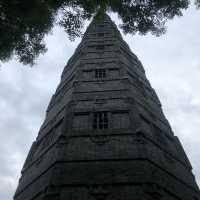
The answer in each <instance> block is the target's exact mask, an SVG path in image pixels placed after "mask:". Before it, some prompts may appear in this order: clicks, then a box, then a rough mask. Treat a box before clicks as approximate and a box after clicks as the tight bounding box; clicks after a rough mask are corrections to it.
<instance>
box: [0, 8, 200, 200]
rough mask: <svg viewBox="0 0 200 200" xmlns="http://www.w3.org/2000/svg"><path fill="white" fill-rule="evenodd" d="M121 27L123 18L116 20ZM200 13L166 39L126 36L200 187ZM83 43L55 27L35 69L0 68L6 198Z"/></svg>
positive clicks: (181, 21) (0, 173)
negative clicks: (69, 63) (68, 64)
mask: <svg viewBox="0 0 200 200" xmlns="http://www.w3.org/2000/svg"><path fill="white" fill-rule="evenodd" d="M113 17H114V18H113V19H114V20H115V22H116V23H118V20H117V17H116V16H113ZM199 25H200V10H199V11H196V10H195V9H194V8H190V9H188V10H187V11H186V12H184V17H181V18H176V19H175V20H173V21H170V22H169V23H168V31H167V33H166V34H165V35H164V36H162V37H159V38H157V37H154V36H151V35H147V36H130V35H127V36H123V37H124V39H125V40H126V41H127V43H128V44H129V46H130V48H131V49H132V51H133V52H134V53H135V54H136V55H137V56H138V58H139V59H140V60H141V62H142V63H143V65H144V67H145V70H146V74H147V77H148V79H149V80H150V82H151V84H152V86H153V88H155V90H156V92H157V94H158V96H159V98H160V100H161V103H162V105H163V109H164V113H165V115H166V117H167V118H168V120H169V122H170V124H171V126H172V129H173V131H174V133H175V135H177V136H178V137H179V139H180V140H181V142H182V144H183V147H184V149H185V151H186V153H187V155H188V157H189V159H190V161H191V163H192V166H193V173H194V174H195V176H196V179H197V181H198V184H199V185H200V159H199V158H200V131H199V127H200V89H199V85H200V56H199V55H200V39H199V36H200V26H199ZM79 42H80V40H76V41H75V42H70V41H69V40H68V39H67V36H66V35H65V33H64V32H63V31H62V30H61V29H59V28H55V29H54V31H53V34H52V35H49V36H48V37H47V38H46V43H47V47H48V52H47V53H46V54H45V55H44V56H40V58H39V59H38V61H37V65H36V66H34V67H33V68H29V67H27V66H23V65H21V64H19V63H17V62H16V61H14V60H13V61H11V62H9V63H6V64H5V63H4V64H2V67H1V69H0V112H1V114H0V199H1V200H10V199H12V196H13V194H14V192H15V189H16V187H17V182H18V179H19V176H20V170H21V168H22V165H23V163H24V160H25V158H26V156H27V154H28V151H29V149H30V145H31V144H32V142H33V140H34V139H35V138H36V136H37V134H38V130H39V128H40V126H41V124H42V122H43V120H44V117H45V112H46V111H45V110H46V108H47V105H48V103H49V100H50V97H51V95H52V94H53V93H54V91H55V89H56V87H57V85H58V83H59V80H60V75H61V72H62V70H63V68H64V65H65V64H66V62H67V61H68V59H69V57H70V56H71V55H72V54H73V52H74V50H75V48H76V47H77V45H78V43H79Z"/></svg>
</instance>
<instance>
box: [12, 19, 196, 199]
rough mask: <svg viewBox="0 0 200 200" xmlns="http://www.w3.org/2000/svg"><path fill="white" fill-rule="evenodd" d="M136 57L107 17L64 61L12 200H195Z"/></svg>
mask: <svg viewBox="0 0 200 200" xmlns="http://www.w3.org/2000/svg"><path fill="white" fill-rule="evenodd" d="M191 169H192V168H191V165H190V163H189V161H188V158H187V156H186V154H185V152H184V150H183V148H182V146H181V144H180V142H179V140H178V138H177V137H176V136H174V134H173V132H172V130H171V127H170V125H169V123H168V121H167V119H166V118H165V116H164V114H163V112H162V108H161V104H160V101H159V99H158V97H157V95H156V93H155V91H154V89H153V88H152V87H151V85H150V83H149V81H148V80H147V79H146V76H145V72H144V68H143V66H142V64H141V62H140V61H139V60H138V58H137V56H136V55H135V54H133V53H132V52H131V51H130V49H129V47H128V45H127V44H126V42H125V41H123V39H122V37H121V35H120V33H119V31H118V30H117V28H116V26H115V24H114V23H113V22H112V21H111V20H110V18H109V17H108V16H105V18H104V20H103V21H102V22H101V23H99V22H97V21H95V20H93V22H92V23H91V24H90V26H89V27H88V29H87V31H86V33H85V35H84V37H83V40H82V42H81V43H80V44H79V46H78V47H77V49H76V51H75V53H74V55H73V56H72V57H71V58H70V60H69V61H68V64H67V66H66V67H65V69H64V71H63V73H62V76H61V82H60V84H59V85H58V88H57V90H56V92H55V94H54V95H53V97H52V99H51V101H50V103H49V106H48V108H47V113H46V118H45V121H44V123H43V125H42V126H41V129H40V131H39V134H38V137H37V139H36V141H35V142H34V143H33V145H32V147H31V150H30V152H29V154H28V157H27V159H26V162H25V164H24V167H23V169H22V176H21V178H20V180H19V185H18V188H17V191H16V194H15V197H14V199H15V200H88V199H90V200H95V199H97V200H109V199H115V200H133V199H134V200H198V199H199V200H200V193H199V189H198V186H197V184H196V182H195V179H194V176H193V175H192V172H191Z"/></svg>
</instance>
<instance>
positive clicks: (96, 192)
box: [89, 185, 111, 200]
mask: <svg viewBox="0 0 200 200" xmlns="http://www.w3.org/2000/svg"><path fill="white" fill-rule="evenodd" d="M110 194H111V191H110V188H108V186H103V185H95V186H91V187H89V196H92V197H94V199H95V200H108V196H109V195H110Z"/></svg>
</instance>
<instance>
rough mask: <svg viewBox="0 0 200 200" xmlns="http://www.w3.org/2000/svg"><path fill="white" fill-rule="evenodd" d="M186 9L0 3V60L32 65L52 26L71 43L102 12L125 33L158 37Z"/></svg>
mask: <svg viewBox="0 0 200 200" xmlns="http://www.w3.org/2000/svg"><path fill="white" fill-rule="evenodd" d="M196 4H197V5H199V0H197V1H196ZM188 5H189V0H84V1H83V0H29V1H27V0H0V60H1V61H7V60H9V59H11V58H12V56H16V57H17V59H18V60H19V61H20V62H22V63H23V64H31V65H33V64H34V61H35V59H36V58H37V57H38V56H39V55H40V54H42V53H44V52H45V51H46V47H45V43H44V36H45V35H46V34H48V33H49V32H50V31H51V30H52V28H53V27H54V25H55V24H59V25H61V26H62V27H64V29H65V31H66V33H67V35H68V36H69V39H70V40H74V39H75V38H76V37H80V36H82V29H83V27H84V22H85V21H86V20H90V19H91V18H92V17H94V16H95V15H97V16H101V15H102V13H104V12H114V13H117V14H118V16H119V18H120V19H121V20H122V24H121V25H120V27H121V28H122V30H123V31H124V33H130V34H135V33H139V34H147V33H148V32H151V33H152V34H154V35H156V36H160V35H161V34H163V33H165V31H166V27H165V23H166V21H167V20H168V19H173V18H174V17H175V16H181V15H182V10H183V9H187V8H188Z"/></svg>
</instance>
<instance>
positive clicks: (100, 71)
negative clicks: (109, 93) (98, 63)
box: [95, 69, 106, 78]
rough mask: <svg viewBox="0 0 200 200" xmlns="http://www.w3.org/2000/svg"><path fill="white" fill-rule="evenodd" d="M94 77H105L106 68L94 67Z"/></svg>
mask: <svg viewBox="0 0 200 200" xmlns="http://www.w3.org/2000/svg"><path fill="white" fill-rule="evenodd" d="M95 78H106V70H105V69H96V70H95Z"/></svg>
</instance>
